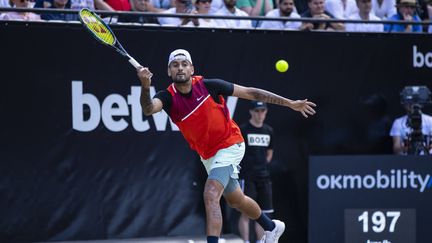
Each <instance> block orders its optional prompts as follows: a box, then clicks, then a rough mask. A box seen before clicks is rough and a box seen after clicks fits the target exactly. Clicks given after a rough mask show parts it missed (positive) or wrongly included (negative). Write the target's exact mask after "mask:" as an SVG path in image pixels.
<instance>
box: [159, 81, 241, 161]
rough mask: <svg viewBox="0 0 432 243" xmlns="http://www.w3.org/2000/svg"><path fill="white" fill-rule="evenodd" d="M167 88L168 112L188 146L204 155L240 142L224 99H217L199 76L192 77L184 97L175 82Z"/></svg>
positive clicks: (239, 136) (207, 156)
mask: <svg viewBox="0 0 432 243" xmlns="http://www.w3.org/2000/svg"><path fill="white" fill-rule="evenodd" d="M167 90H168V91H169V93H170V94H171V96H172V104H171V109H170V111H169V116H170V117H171V120H172V121H173V122H174V123H175V124H176V125H177V126H178V127H179V129H180V132H181V133H182V134H183V137H184V138H185V139H186V141H187V142H188V143H189V145H190V147H191V148H192V149H193V150H195V151H197V153H198V154H199V155H200V156H201V157H202V158H203V159H208V158H210V157H212V156H214V155H215V154H216V153H217V151H218V150H220V149H223V148H227V147H229V146H231V145H234V144H236V143H241V142H243V141H244V140H243V137H242V135H241V132H240V128H239V127H238V125H237V124H236V123H235V122H234V121H233V120H232V119H231V116H230V114H229V110H228V107H227V106H226V103H225V99H224V98H223V96H222V95H219V99H220V101H221V104H218V103H216V102H215V101H214V100H213V98H212V97H211V95H210V93H209V92H208V90H207V88H206V87H205V85H204V82H203V77H202V76H193V77H192V90H191V95H190V96H188V97H185V96H184V95H181V94H180V93H179V91H178V90H177V89H176V88H175V86H174V83H173V84H171V85H170V86H169V87H168V88H167Z"/></svg>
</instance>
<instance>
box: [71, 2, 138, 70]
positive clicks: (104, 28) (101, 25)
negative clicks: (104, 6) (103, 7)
mask: <svg viewBox="0 0 432 243" xmlns="http://www.w3.org/2000/svg"><path fill="white" fill-rule="evenodd" d="M78 16H79V20H80V22H81V23H82V24H83V25H84V27H85V28H86V29H87V30H88V31H89V32H90V33H91V34H92V35H93V37H94V38H96V40H98V41H99V42H100V43H102V44H104V45H108V46H111V47H112V48H114V50H116V51H117V52H118V53H120V54H121V55H122V56H123V57H125V58H126V59H128V61H129V63H130V64H132V66H134V67H135V68H138V67H139V66H141V64H139V63H138V62H137V61H136V60H135V59H134V58H133V57H131V56H130V55H129V54H128V53H127V52H126V50H125V49H124V48H123V46H122V45H121V44H120V42H119V41H118V40H117V38H116V36H115V35H114V32H113V31H112V30H111V28H110V27H109V26H108V25H107V24H105V22H103V20H102V19H101V18H100V17H99V16H97V15H96V14H95V13H94V12H92V11H91V10H90V9H87V8H83V9H81V10H80V11H79V14H78Z"/></svg>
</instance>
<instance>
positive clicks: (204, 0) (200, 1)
mask: <svg viewBox="0 0 432 243" xmlns="http://www.w3.org/2000/svg"><path fill="white" fill-rule="evenodd" d="M196 2H197V3H211V2H212V0H197V1H196Z"/></svg>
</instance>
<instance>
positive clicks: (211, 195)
mask: <svg viewBox="0 0 432 243" xmlns="http://www.w3.org/2000/svg"><path fill="white" fill-rule="evenodd" d="M219 194H220V192H219V190H218V188H217V187H216V186H214V185H211V184H206V186H205V188H204V203H205V204H206V205H209V204H214V203H219V198H220V196H219Z"/></svg>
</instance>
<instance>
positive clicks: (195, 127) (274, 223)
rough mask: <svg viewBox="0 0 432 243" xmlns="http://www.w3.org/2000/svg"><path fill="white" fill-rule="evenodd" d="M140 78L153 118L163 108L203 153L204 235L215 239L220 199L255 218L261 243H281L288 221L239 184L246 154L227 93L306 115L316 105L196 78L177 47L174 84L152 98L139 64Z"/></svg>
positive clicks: (171, 67) (171, 68)
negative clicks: (272, 214)
mask: <svg viewBox="0 0 432 243" xmlns="http://www.w3.org/2000/svg"><path fill="white" fill-rule="evenodd" d="M137 73H138V77H139V79H140V81H141V88H142V91H141V106H142V109H143V112H144V114H145V115H147V116H149V115H151V114H153V113H156V112H159V111H161V110H162V109H164V110H165V111H166V113H167V114H168V115H169V116H170V118H171V119H172V121H173V122H174V123H175V124H176V125H177V126H178V127H179V129H180V132H181V133H182V134H183V136H184V138H185V139H186V141H187V142H188V143H189V145H190V147H191V148H192V149H193V150H195V151H196V152H197V153H198V154H199V155H200V157H201V161H202V162H203V164H204V166H205V168H206V170H207V173H208V178H207V181H206V183H205V186H204V204H205V210H206V223H207V224H206V234H207V242H208V243H217V242H218V240H219V236H220V234H221V230H222V213H221V208H220V203H219V201H220V199H221V197H222V195H223V196H224V198H225V200H226V202H227V203H228V205H229V206H230V207H232V208H236V209H237V210H239V211H240V212H241V213H243V214H245V215H247V216H248V217H249V218H250V219H252V220H255V221H256V222H257V223H258V224H259V225H261V227H262V228H263V229H264V230H265V234H264V237H263V242H265V243H273V242H278V239H279V237H280V236H281V235H282V233H283V232H284V230H285V224H284V223H283V222H282V221H279V220H271V219H270V218H269V217H267V216H266V215H265V214H263V213H262V212H261V209H260V207H259V206H258V204H257V203H256V202H255V201H254V200H252V199H251V198H249V197H247V196H245V195H244V194H243V192H242V190H241V189H240V187H239V183H238V174H239V164H240V161H241V160H242V158H243V155H244V152H245V144H244V140H243V137H242V135H241V132H240V128H239V127H238V126H237V124H236V123H235V122H234V121H233V120H232V119H231V117H230V114H229V111H228V108H227V105H226V103H225V100H224V98H223V96H236V97H239V98H243V99H248V100H258V101H263V102H267V103H272V104H277V105H281V106H287V107H289V108H291V109H293V110H295V111H299V112H301V114H302V115H303V116H304V117H308V115H313V114H315V110H314V109H313V107H315V106H316V105H315V104H314V103H312V102H310V101H308V100H290V99H287V98H284V97H281V96H279V95H276V94H273V93H271V92H268V91H265V90H262V89H258V88H252V87H243V86H240V85H236V84H232V83H229V82H226V81H223V80H220V79H205V78H204V77H202V76H193V74H194V66H193V62H192V58H191V55H190V54H189V52H188V51H186V50H183V49H177V50H175V51H173V52H172V53H171V54H170V55H169V58H168V76H170V77H171V78H172V80H173V83H172V84H171V85H169V86H168V88H167V89H165V90H161V91H159V92H158V93H157V94H156V95H155V96H154V97H153V98H151V97H150V92H149V90H150V84H151V77H152V76H153V74H152V73H151V72H150V70H149V69H148V68H147V67H138V68H137Z"/></svg>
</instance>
